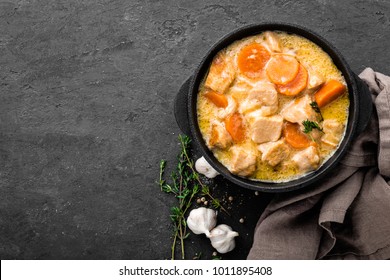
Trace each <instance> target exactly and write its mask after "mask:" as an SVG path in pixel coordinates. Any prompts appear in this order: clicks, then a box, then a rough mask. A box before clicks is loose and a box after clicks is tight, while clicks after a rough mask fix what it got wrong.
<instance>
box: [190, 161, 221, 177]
mask: <svg viewBox="0 0 390 280" xmlns="http://www.w3.org/2000/svg"><path fill="white" fill-rule="evenodd" d="M195 169H196V171H198V172H199V173H200V174H203V175H205V176H206V177H207V178H210V179H211V178H214V177H216V176H217V175H219V173H218V172H217V171H216V170H215V169H214V168H213V167H212V166H211V165H210V164H209V163H208V162H207V161H206V159H205V158H204V157H201V158H199V159H198V160H197V161H196V162H195Z"/></svg>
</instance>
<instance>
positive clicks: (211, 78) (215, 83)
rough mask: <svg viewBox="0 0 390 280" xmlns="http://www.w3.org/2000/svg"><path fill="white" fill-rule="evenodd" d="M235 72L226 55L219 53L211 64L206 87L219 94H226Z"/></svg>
mask: <svg viewBox="0 0 390 280" xmlns="http://www.w3.org/2000/svg"><path fill="white" fill-rule="evenodd" d="M234 77H235V71H234V67H233V65H232V63H229V61H228V58H227V56H226V54H225V53H218V54H217V55H216V56H215V58H214V60H213V62H212V63H211V66H210V70H209V74H208V75H207V78H206V81H205V86H206V87H208V88H211V89H212V90H215V91H217V92H219V93H225V92H226V90H227V89H228V88H229V86H230V84H231V83H232V82H233V80H234Z"/></svg>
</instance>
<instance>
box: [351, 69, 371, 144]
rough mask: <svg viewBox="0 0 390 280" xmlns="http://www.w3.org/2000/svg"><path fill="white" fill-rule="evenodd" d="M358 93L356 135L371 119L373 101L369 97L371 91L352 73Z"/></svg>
mask: <svg viewBox="0 0 390 280" xmlns="http://www.w3.org/2000/svg"><path fill="white" fill-rule="evenodd" d="M353 75H354V78H355V81H356V84H357V87H358V93H359V120H358V124H357V126H356V134H355V135H356V136H358V135H359V134H360V133H362V132H363V131H364V130H365V128H366V127H367V125H368V123H369V122H370V119H371V114H372V109H373V103H372V99H371V93H370V91H369V89H368V87H367V85H366V84H365V83H364V82H363V81H362V80H361V79H360V78H359V76H358V75H356V74H355V73H353Z"/></svg>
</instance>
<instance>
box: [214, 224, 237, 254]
mask: <svg viewBox="0 0 390 280" xmlns="http://www.w3.org/2000/svg"><path fill="white" fill-rule="evenodd" d="M236 236H238V232H236V231H233V230H232V228H231V227H230V226H228V225H225V224H221V225H218V226H217V227H215V228H214V229H213V230H212V231H211V232H210V236H209V238H210V241H211V245H212V246H213V247H214V248H215V250H217V251H218V252H219V253H221V254H225V253H227V252H230V251H232V250H233V249H234V248H235V247H236V242H235V240H234V237H236Z"/></svg>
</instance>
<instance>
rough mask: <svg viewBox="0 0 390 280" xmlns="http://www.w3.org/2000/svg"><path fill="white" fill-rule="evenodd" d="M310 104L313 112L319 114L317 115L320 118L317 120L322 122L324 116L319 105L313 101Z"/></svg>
mask: <svg viewBox="0 0 390 280" xmlns="http://www.w3.org/2000/svg"><path fill="white" fill-rule="evenodd" d="M310 106H311V107H312V108H313V110H314V112H316V113H317V114H319V116H320V120H319V121H320V122H322V121H323V120H324V117H323V116H322V113H321V110H320V107H319V106H318V104H317V102H315V101H313V102H311V103H310Z"/></svg>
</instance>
